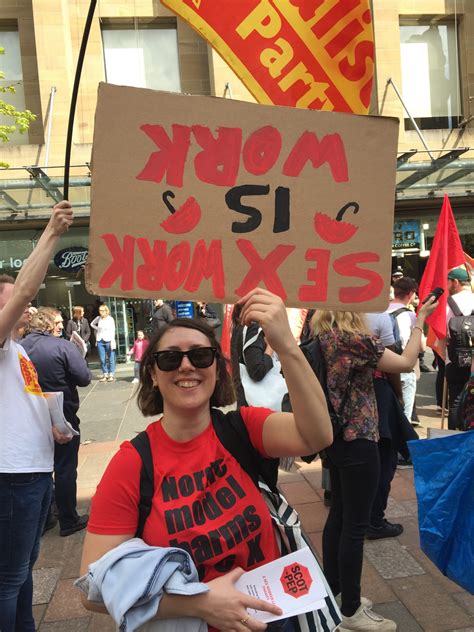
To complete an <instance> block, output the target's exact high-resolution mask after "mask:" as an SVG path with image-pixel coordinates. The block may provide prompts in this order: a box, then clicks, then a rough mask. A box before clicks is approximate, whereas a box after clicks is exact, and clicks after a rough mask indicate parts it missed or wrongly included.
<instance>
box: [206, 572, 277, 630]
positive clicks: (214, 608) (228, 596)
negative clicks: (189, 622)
mask: <svg viewBox="0 0 474 632" xmlns="http://www.w3.org/2000/svg"><path fill="white" fill-rule="evenodd" d="M243 573H244V571H243V570H242V569H241V568H235V569H234V570H232V571H230V573H227V575H223V576H222V577H218V578H216V579H213V580H212V581H210V582H207V585H208V586H209V589H210V590H209V592H207V593H204V594H202V595H199V597H197V598H198V599H199V600H200V601H201V609H202V612H201V613H200V616H201V618H203V619H204V620H205V621H206V622H207V623H208V624H209V625H212V626H213V627H214V628H217V629H218V630H223V631H224V632H245V630H265V629H266V627H267V625H266V624H265V623H262V622H261V621H258V620H257V619H254V618H253V617H252V616H251V615H250V614H249V613H248V612H247V608H250V609H254V610H263V611H264V612H270V613H271V614H275V615H280V614H281V612H282V611H281V609H280V608H278V607H277V606H274V605H273V604H272V603H270V602H269V601H264V600H263V599H257V598H256V597H251V596H250V595H246V594H245V593H242V592H240V591H239V590H236V588H235V586H234V584H235V582H236V581H237V580H238V579H239V577H240V576H241V575H242V574H243ZM242 621H244V623H242Z"/></svg>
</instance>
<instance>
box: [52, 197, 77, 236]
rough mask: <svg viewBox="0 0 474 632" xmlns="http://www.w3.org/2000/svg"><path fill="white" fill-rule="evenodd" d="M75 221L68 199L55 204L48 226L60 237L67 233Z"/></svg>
mask: <svg viewBox="0 0 474 632" xmlns="http://www.w3.org/2000/svg"><path fill="white" fill-rule="evenodd" d="M72 221H73V212H72V206H71V203H70V202H68V201H67V200H63V201H62V202H59V203H58V204H56V205H55V206H53V212H52V214H51V217H50V219H49V222H48V228H49V229H50V230H51V231H52V233H53V235H56V236H57V237H60V236H61V235H62V234H63V233H65V232H66V231H67V230H68V229H69V226H71V224H72Z"/></svg>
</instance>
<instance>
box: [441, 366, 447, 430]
mask: <svg viewBox="0 0 474 632" xmlns="http://www.w3.org/2000/svg"><path fill="white" fill-rule="evenodd" d="M447 396H448V383H447V381H446V377H445V378H444V380H443V397H442V398H441V399H442V401H441V430H444V419H445V417H446V399H447Z"/></svg>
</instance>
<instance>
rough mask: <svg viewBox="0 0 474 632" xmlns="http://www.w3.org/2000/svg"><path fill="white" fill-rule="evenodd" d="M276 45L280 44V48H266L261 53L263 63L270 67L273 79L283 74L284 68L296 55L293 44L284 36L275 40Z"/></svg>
mask: <svg viewBox="0 0 474 632" xmlns="http://www.w3.org/2000/svg"><path fill="white" fill-rule="evenodd" d="M275 46H278V47H279V49H280V50H277V49H276V48H266V49H265V50H264V51H262V54H261V55H260V61H261V62H262V65H263V66H265V68H268V70H269V72H270V77H272V78H273V79H275V77H279V76H280V75H281V73H282V72H283V68H284V67H285V66H286V65H287V64H289V63H290V61H291V60H292V59H293V55H294V52H293V48H292V46H291V44H290V43H289V42H287V41H286V40H285V39H283V38H282V37H279V38H278V39H277V40H275Z"/></svg>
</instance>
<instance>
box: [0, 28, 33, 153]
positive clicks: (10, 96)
mask: <svg viewBox="0 0 474 632" xmlns="http://www.w3.org/2000/svg"><path fill="white" fill-rule="evenodd" d="M0 48H3V49H4V51H5V52H4V54H3V55H0V70H1V71H2V72H3V74H4V75H5V76H4V77H3V79H0V87H2V88H7V87H9V86H13V87H14V88H15V92H14V93H13V92H10V91H7V92H0V97H1V99H2V101H5V103H7V104H8V105H13V106H14V107H15V108H16V109H17V110H19V111H24V110H26V105H25V90H24V86H23V70H22V65H21V50H20V37H19V34H18V29H17V28H15V27H13V26H11V25H2V24H0ZM13 123H14V120H13V119H12V118H11V117H9V116H5V115H2V114H0V125H12V124H13ZM9 136H10V140H9V142H10V143H11V144H13V145H27V144H28V143H29V138H28V134H27V133H26V134H20V132H18V131H16V132H14V133H13V134H10V135H9Z"/></svg>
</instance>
